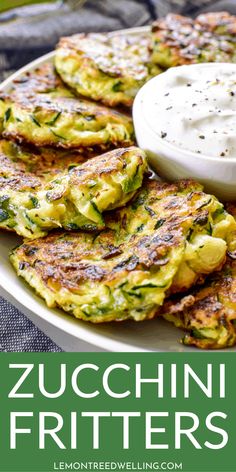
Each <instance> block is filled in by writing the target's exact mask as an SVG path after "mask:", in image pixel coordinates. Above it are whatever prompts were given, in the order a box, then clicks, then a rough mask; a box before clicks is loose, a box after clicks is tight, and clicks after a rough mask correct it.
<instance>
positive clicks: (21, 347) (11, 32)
mask: <svg viewBox="0 0 236 472" xmlns="http://www.w3.org/2000/svg"><path fill="white" fill-rule="evenodd" d="M213 10H218V11H221V10H227V11H229V12H231V13H233V14H236V1H234V0H231V1H223V0H219V1H212V0H190V1H184V0H172V1H166V0H140V1H139V0H119V1H116V0H87V1H86V2H85V5H84V7H83V8H82V9H79V10H77V11H70V10H68V9H67V8H64V9H62V10H58V11H57V12H55V13H54V14H53V15H49V16H48V17H45V16H44V17H40V18H39V17H37V16H34V17H33V18H31V19H30V21H29V19H27V17H25V18H22V19H21V20H20V19H19V20H15V21H10V20H11V17H12V12H9V13H7V14H5V15H4V18H5V20H6V19H7V21H1V15H0V81H1V80H3V79H4V78H6V77H7V76H8V75H9V74H10V73H12V72H14V71H15V70H17V69H18V68H19V67H21V66H23V65H25V64H27V63H28V62H30V61H32V60H33V59H35V58H37V57H39V56H41V55H42V54H45V53H46V52H48V51H50V50H52V49H53V48H54V46H55V45H56V43H57V41H58V39H59V37H60V36H63V35H69V34H73V33H76V32H81V31H109V30H117V29H122V28H128V27H134V26H142V25H146V24H148V23H150V22H151V21H153V20H154V19H155V18H156V17H157V16H162V15H166V14H167V13H168V12H169V11H173V12H177V13H181V14H187V15H192V16H195V15H197V14H198V13H200V12H202V11H213ZM16 13H17V12H16ZM26 13H27V11H26ZM7 15H8V16H7ZM0 351H8V352H12V351H13V352H21V351H26V352H27V351H54V352H58V351H60V349H59V348H58V347H57V346H56V345H55V344H54V343H53V342H52V341H51V340H50V339H49V338H48V337H47V336H46V335H44V334H43V333H42V332H40V331H39V330H38V329H37V328H36V327H35V326H34V325H33V324H32V323H31V322H30V321H29V320H28V319H27V318H26V317H25V316H24V315H23V314H21V313H20V312H19V311H17V310H16V309H15V308H14V307H13V306H12V305H10V304H9V303H7V302H6V301H5V300H3V299H1V298H0Z"/></svg>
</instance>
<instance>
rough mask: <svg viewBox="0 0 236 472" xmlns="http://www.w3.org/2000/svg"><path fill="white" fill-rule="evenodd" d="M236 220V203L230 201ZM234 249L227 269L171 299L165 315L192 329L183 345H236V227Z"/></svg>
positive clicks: (166, 306) (165, 307) (168, 318)
mask: <svg viewBox="0 0 236 472" xmlns="http://www.w3.org/2000/svg"><path fill="white" fill-rule="evenodd" d="M226 208H227V210H228V212H229V213H230V214H231V215H233V217H234V218H235V219H236V205H235V203H232V204H231V203H228V204H226ZM231 239H232V243H233V245H232V251H231V250H229V251H228V257H227V261H226V264H225V265H224V267H223V269H222V270H221V271H220V272H217V273H216V274H213V275H211V276H210V277H209V279H208V280H207V282H206V283H205V284H204V285H203V286H202V287H200V288H196V289H195V290H194V291H191V293H190V294H187V295H185V296H184V297H179V296H178V297H175V298H172V299H171V298H170V299H169V300H168V301H167V302H166V303H165V304H164V306H163V307H162V310H161V313H162V314H163V317H164V318H165V319H166V320H168V321H171V322H172V323H174V325H175V326H177V327H178V328H183V329H185V330H186V331H188V334H186V335H185V336H184V338H183V340H182V342H183V344H186V345H193V346H196V347H199V348H201V349H222V348H225V347H231V346H234V345H235V344H236V229H235V230H234V231H233V232H232V234H231Z"/></svg>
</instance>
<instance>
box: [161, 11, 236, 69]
mask: <svg viewBox="0 0 236 472" xmlns="http://www.w3.org/2000/svg"><path fill="white" fill-rule="evenodd" d="M235 33H236V17H235V16H231V15H230V14H229V13H226V12H218V13H217V12H216V13H206V14H202V15H199V16H198V17H197V18H195V19H194V20H193V19H191V18H188V17H185V16H181V15H175V14H169V15H167V16H166V17H165V18H161V19H158V20H157V21H155V22H154V23H153V27H152V37H153V42H152V51H153V53H152V61H153V62H154V63H156V64H157V65H159V66H160V67H163V68H168V67H173V66H179V65H183V64H193V63H199V62H236V42H235Z"/></svg>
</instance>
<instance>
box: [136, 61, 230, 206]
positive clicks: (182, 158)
mask: <svg viewBox="0 0 236 472" xmlns="http://www.w3.org/2000/svg"><path fill="white" fill-rule="evenodd" d="M207 66H208V67H219V64H218V65H217V64H208V65H207ZM231 66H232V65H231ZM181 67H185V68H186V67H190V68H201V69H202V73H204V67H206V64H197V65H189V66H181ZM222 67H229V64H220V68H219V75H220V70H221V69H222ZM178 69H180V68H178ZM235 72H236V65H235ZM166 74H168V71H167V72H164V73H162V74H160V75H158V76H157V77H154V78H153V79H151V80H150V81H149V82H147V83H146V84H145V85H144V86H143V87H142V88H141V89H140V91H139V92H138V94H137V96H136V98H135V101H134V105H133V119H134V127H135V133H136V138H137V142H138V145H139V147H140V148H142V149H144V150H145V151H146V152H147V155H148V158H149V163H150V165H151V167H152V168H153V169H154V170H155V171H156V172H157V174H158V175H159V176H160V177H161V178H164V179H167V180H169V181H174V180H178V179H181V178H189V177H190V178H192V179H194V180H197V181H199V182H201V183H202V184H203V185H204V189H205V191H206V192H208V193H212V194H214V195H216V196H217V197H218V198H219V199H221V200H223V201H229V200H236V158H235V157H212V156H207V155H204V154H198V153H196V152H191V151H188V150H185V149H182V148H180V147H177V146H175V145H173V144H171V143H169V142H167V141H166V140H165V139H162V138H161V137H160V136H159V135H158V133H157V132H156V131H155V129H154V126H153V123H152V122H151V118H150V116H148V106H149V103H150V101H151V100H152V99H153V100H154V97H155V96H158V88H159V86H160V84H163V81H164V80H165V77H166ZM160 120H161V117H160ZM235 134H236V130H235Z"/></svg>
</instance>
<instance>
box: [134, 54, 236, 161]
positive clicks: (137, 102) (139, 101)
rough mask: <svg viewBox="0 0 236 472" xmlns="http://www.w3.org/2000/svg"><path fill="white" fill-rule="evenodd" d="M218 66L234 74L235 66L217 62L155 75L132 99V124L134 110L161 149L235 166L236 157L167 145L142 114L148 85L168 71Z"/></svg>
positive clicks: (191, 65) (193, 65)
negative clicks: (225, 67) (213, 154)
mask: <svg viewBox="0 0 236 472" xmlns="http://www.w3.org/2000/svg"><path fill="white" fill-rule="evenodd" d="M219 64H220V66H223V67H224V66H227V67H230V68H232V67H234V68H235V73H236V64H231V63H228V62H221V63H217V62H208V63H207V62H206V63H205V62H204V63H201V64H187V65H183V66H177V67H171V68H170V69H167V70H166V71H165V72H162V73H161V74H159V75H156V76H155V77H152V79H150V80H149V81H148V82H146V83H145V84H144V85H143V86H142V87H141V89H140V90H139V91H138V93H137V95H136V97H135V99H134V103H133V119H134V123H135V117H134V110H136V109H137V110H138V112H139V115H140V116H142V119H143V120H145V123H146V125H147V127H148V129H149V131H150V132H151V133H152V135H153V136H155V139H156V141H157V142H159V143H161V147H166V148H167V149H169V150H170V151H172V152H175V153H176V152H178V153H181V154H182V155H183V157H192V158H198V159H202V160H205V161H207V160H209V161H213V162H219V163H221V164H222V163H224V164H225V163H230V164H231V165H236V155H235V157H223V156H222V157H216V156H209V155H207V154H202V153H197V152H194V151H189V150H187V149H182V148H181V147H178V146H175V145H174V144H171V143H169V142H168V141H165V140H164V139H163V138H161V137H160V136H159V135H158V133H157V132H156V131H155V130H154V128H153V127H152V126H151V124H150V122H149V121H148V120H147V119H146V114H145V113H144V110H143V108H144V102H145V95H146V91H147V90H148V89H149V87H150V83H152V84H153V83H154V82H158V81H159V80H160V79H162V80H163V78H164V76H165V74H167V73H168V72H169V71H170V70H171V71H173V70H176V69H180V68H182V67H184V68H186V67H191V68H205V67H210V68H211V67H212V68H214V67H217V66H218V67H219ZM235 134H236V131H235Z"/></svg>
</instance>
